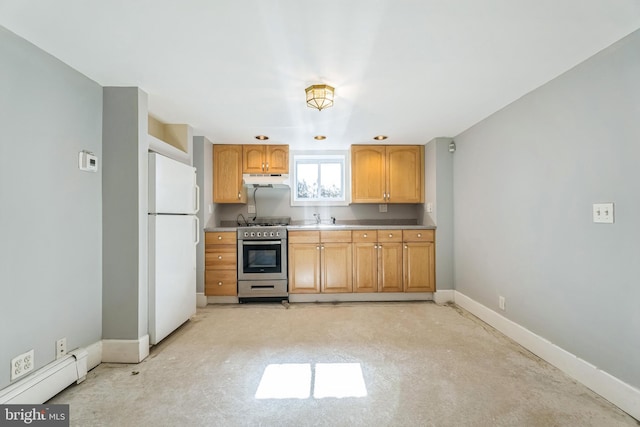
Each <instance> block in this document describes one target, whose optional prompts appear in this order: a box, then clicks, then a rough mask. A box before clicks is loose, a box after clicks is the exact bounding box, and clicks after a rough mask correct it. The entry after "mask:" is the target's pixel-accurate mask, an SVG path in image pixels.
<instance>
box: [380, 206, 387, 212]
mask: <svg viewBox="0 0 640 427" xmlns="http://www.w3.org/2000/svg"><path fill="white" fill-rule="evenodd" d="M386 211H387V205H378V212H386Z"/></svg>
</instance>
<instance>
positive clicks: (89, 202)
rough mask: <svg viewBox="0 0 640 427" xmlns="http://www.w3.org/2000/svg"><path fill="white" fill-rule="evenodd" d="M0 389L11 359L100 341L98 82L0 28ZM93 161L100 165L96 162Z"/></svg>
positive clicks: (46, 358)
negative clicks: (92, 169) (90, 160)
mask: <svg viewBox="0 0 640 427" xmlns="http://www.w3.org/2000/svg"><path fill="white" fill-rule="evenodd" d="M0 94H1V95H0V133H1V134H0V135H1V136H0V138H1V139H0V206H1V207H0V236H1V237H0V343H2V344H0V389H1V388H3V387H5V386H7V385H8V384H9V382H10V381H9V364H10V360H11V359H12V358H13V357H15V356H17V355H18V354H20V353H23V352H25V351H28V350H30V349H34V351H35V368H36V369H38V368H41V367H42V366H44V365H46V364H47V363H50V362H52V361H53V360H55V342H56V340H57V339H59V338H62V337H66V338H67V348H68V349H69V350H71V349H74V348H77V347H84V346H87V345H89V344H93V343H95V342H97V341H99V340H100V338H101V319H102V299H101V290H102V270H101V265H102V260H101V257H102V227H101V221H102V212H101V206H102V202H101V196H102V193H101V180H102V172H101V167H99V171H98V173H89V172H83V171H80V170H79V169H78V153H79V152H80V151H81V150H88V151H91V152H93V153H95V154H96V155H98V158H99V159H100V160H99V162H100V163H102V150H101V139H102V137H101V131H102V130H101V129H102V88H101V87H100V86H99V85H98V84H96V83H95V82H93V81H91V80H89V79H87V78H86V77H85V76H83V75H81V74H80V73H78V72H77V71H74V70H73V69H71V68H69V67H68V66H67V65H65V64H63V63H62V62H60V61H58V60H57V59H55V58H53V57H52V56H50V55H48V54H46V53H44V52H42V51H41V50H39V49H38V48H36V47H35V46H33V45H31V44H30V43H28V42H26V41H25V40H23V39H21V38H19V37H17V36H15V35H14V34H12V33H10V32H9V31H7V30H6V29H4V28H3V27H0ZM100 166H101V164H100Z"/></svg>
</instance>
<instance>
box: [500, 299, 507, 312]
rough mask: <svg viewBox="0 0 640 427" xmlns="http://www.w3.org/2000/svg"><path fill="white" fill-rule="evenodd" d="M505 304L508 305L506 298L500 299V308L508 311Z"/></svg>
mask: <svg viewBox="0 0 640 427" xmlns="http://www.w3.org/2000/svg"><path fill="white" fill-rule="evenodd" d="M505 303H506V301H505V299H504V297H498V307H500V310H502V311H505V310H506V308H505Z"/></svg>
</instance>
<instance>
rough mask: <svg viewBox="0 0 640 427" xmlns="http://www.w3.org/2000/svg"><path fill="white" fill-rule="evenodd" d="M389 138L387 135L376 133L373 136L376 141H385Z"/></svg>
mask: <svg viewBox="0 0 640 427" xmlns="http://www.w3.org/2000/svg"><path fill="white" fill-rule="evenodd" d="M387 138H388V136H387V135H376V136H374V137H373V139H375V140H376V141H384V140H385V139H387Z"/></svg>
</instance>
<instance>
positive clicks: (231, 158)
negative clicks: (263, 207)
mask: <svg viewBox="0 0 640 427" xmlns="http://www.w3.org/2000/svg"><path fill="white" fill-rule="evenodd" d="M213 201H214V202H215V203H246V202H247V192H246V191H245V190H244V188H243V187H242V145H214V146H213Z"/></svg>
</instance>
